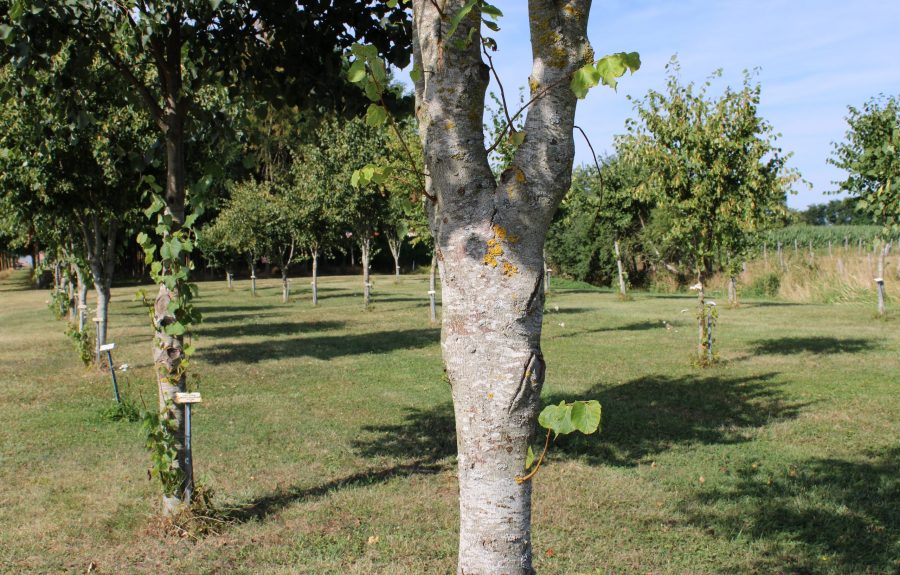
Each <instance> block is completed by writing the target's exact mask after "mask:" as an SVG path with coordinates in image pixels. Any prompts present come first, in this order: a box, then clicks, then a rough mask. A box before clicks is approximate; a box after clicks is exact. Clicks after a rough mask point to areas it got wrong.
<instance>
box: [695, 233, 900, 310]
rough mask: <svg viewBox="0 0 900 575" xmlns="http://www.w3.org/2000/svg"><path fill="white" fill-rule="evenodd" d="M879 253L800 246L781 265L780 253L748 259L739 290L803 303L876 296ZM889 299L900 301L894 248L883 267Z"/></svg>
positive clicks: (717, 281)
mask: <svg viewBox="0 0 900 575" xmlns="http://www.w3.org/2000/svg"><path fill="white" fill-rule="evenodd" d="M877 276H878V254H877V253H874V252H873V250H872V249H864V250H859V249H858V247H857V246H851V247H849V248H848V249H844V248H843V246H841V247H835V248H833V249H832V252H831V254H830V255H829V253H828V250H814V251H813V252H810V251H809V249H800V250H798V251H797V252H796V253H795V252H794V250H793V246H791V247H790V248H789V249H786V250H785V251H784V265H783V266H782V264H781V261H780V258H779V256H778V253H777V252H774V251H770V252H769V253H768V254H767V258H766V259H763V258H762V257H760V258H758V259H756V260H753V261H750V262H747V264H746V269H745V271H744V273H742V274H741V275H740V276H739V277H738V282H739V285H738V290H739V293H740V294H742V295H744V296H745V297H748V296H777V297H779V298H782V299H784V300H787V301H793V302H803V303H836V302H855V301H857V302H858V301H870V300H871V301H874V300H875V298H876V297H877V296H876V285H875V281H874V280H875V278H876V277H877ZM883 277H884V282H885V291H886V298H887V301H888V302H889V303H890V302H897V301H900V297H898V296H900V253H898V250H896V249H894V250H889V252H888V254H887V256H886V257H885V260H884V272H883ZM727 280H728V278H727V277H725V276H724V275H722V274H718V275H717V276H715V277H713V278H712V280H711V281H710V282H709V283H710V284H711V287H713V288H714V289H721V290H723V291H724V290H725V289H726V287H727V286H726V282H727Z"/></svg>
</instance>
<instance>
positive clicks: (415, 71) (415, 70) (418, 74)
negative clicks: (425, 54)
mask: <svg viewBox="0 0 900 575" xmlns="http://www.w3.org/2000/svg"><path fill="white" fill-rule="evenodd" d="M409 77H410V78H411V79H412V81H413V82H418V81H419V80H421V79H422V66H420V65H419V63H418V62H415V63H414V64H413V67H412V70H410V72H409Z"/></svg>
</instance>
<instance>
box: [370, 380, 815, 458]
mask: <svg viewBox="0 0 900 575" xmlns="http://www.w3.org/2000/svg"><path fill="white" fill-rule="evenodd" d="M775 375H776V374H774V373H769V374H764V375H759V376H755V377H731V378H725V377H718V376H707V377H695V376H690V377H668V376H651V377H644V378H639V379H635V380H632V381H630V382H627V383H624V384H622V385H618V386H615V387H611V388H610V387H604V386H596V387H594V388H593V389H591V390H589V391H587V392H585V393H574V394H564V395H557V394H553V395H549V396H544V398H543V405H550V404H555V403H559V402H560V401H561V400H563V399H566V400H570V401H571V400H574V399H585V400H587V399H596V400H599V401H600V404H601V405H602V406H603V423H602V430H601V433H600V434H599V435H591V436H584V435H581V434H572V435H568V436H561V437H559V438H558V439H557V440H556V441H555V442H554V444H553V446H552V448H551V451H550V457H551V460H552V459H560V458H577V459H580V460H583V461H586V462H588V463H590V464H595V465H599V464H611V465H618V466H633V465H637V464H638V463H639V462H641V461H642V460H644V459H646V458H647V457H652V456H653V455H655V454H658V453H662V452H664V451H666V450H668V449H671V448H673V447H675V446H678V445H690V444H732V443H740V442H744V441H749V440H750V439H751V434H752V432H753V431H754V430H756V429H759V428H761V427H764V426H766V425H769V424H770V423H773V422H775V421H780V420H784V419H790V418H794V417H796V416H797V414H798V412H799V410H800V409H801V408H802V407H803V405H802V404H798V403H790V402H788V401H787V400H786V398H785V397H784V395H783V393H782V392H781V391H780V390H779V388H778V387H777V386H775V385H774V384H772V383H771V380H772V379H773V378H774V377H775ZM363 432H364V433H363V435H362V437H361V438H360V439H358V440H357V441H356V442H355V443H354V445H353V448H354V449H356V450H357V451H358V452H359V453H360V454H361V455H364V456H367V457H374V456H392V457H397V458H409V457H414V458H416V459H417V460H418V461H424V462H428V463H434V462H437V461H440V460H442V459H443V458H445V457H447V456H449V455H453V454H454V453H456V435H455V430H454V418H453V406H452V405H451V404H449V403H444V404H441V405H437V406H435V407H433V408H430V409H426V410H421V409H410V410H408V411H407V414H406V416H405V417H404V420H403V421H402V422H400V423H397V424H390V425H379V426H367V427H364V428H363ZM536 433H537V435H539V436H542V435H543V431H539V432H536Z"/></svg>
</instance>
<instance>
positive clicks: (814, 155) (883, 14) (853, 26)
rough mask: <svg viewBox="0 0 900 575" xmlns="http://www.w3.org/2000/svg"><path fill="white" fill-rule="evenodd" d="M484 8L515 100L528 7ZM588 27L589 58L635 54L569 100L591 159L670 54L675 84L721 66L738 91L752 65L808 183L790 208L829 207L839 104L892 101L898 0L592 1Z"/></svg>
mask: <svg viewBox="0 0 900 575" xmlns="http://www.w3.org/2000/svg"><path fill="white" fill-rule="evenodd" d="M493 3H494V4H495V5H496V6H497V7H498V8H500V9H501V10H502V11H503V13H504V17H503V18H502V19H501V21H500V26H501V31H500V32H499V33H496V34H493V36H494V37H495V38H496V39H497V42H498V44H499V46H500V49H499V52H498V53H497V55H496V56H495V57H494V63H495V65H496V66H497V69H498V72H499V74H500V78H501V79H502V81H503V84H504V88H505V89H506V92H507V97H514V96H515V94H516V93H517V87H518V86H525V85H527V81H528V74H529V72H530V69H531V47H530V42H529V36H528V17H527V2H526V1H525V0H494V1H493ZM589 22H590V23H589V26H588V34H589V38H590V40H591V44H592V45H593V47H594V51H595V52H596V53H597V55H598V57H599V56H601V55H604V54H609V53H612V52H622V51H628V52H631V51H637V52H639V53H640V54H641V60H642V66H641V69H640V71H638V72H637V73H636V74H635V75H634V76H630V77H626V78H623V79H622V81H621V82H620V83H619V88H618V92H613V91H612V90H610V89H609V88H606V87H598V88H595V89H594V90H592V91H591V93H590V94H589V95H588V97H587V99H586V100H583V101H581V102H579V106H578V113H577V117H576V123H577V124H578V125H580V126H581V127H582V128H584V129H585V131H587V132H588V135H589V136H590V138H591V141H592V143H593V145H594V148H595V149H596V150H597V152H598V153H603V152H610V151H612V141H613V135H614V134H618V133H622V132H623V131H624V123H625V119H626V118H628V117H629V116H631V115H632V108H631V104H630V103H629V102H628V101H627V100H626V95H631V96H633V97H641V96H642V95H644V94H646V92H647V90H648V89H650V88H654V89H657V90H661V89H663V88H664V86H665V69H664V67H665V65H666V63H667V62H668V61H669V59H670V58H671V56H672V55H673V54H676V53H677V54H678V58H679V60H680V62H681V69H682V71H681V77H682V80H683V81H684V82H689V81H696V82H698V83H700V82H703V81H704V80H705V79H706V77H707V76H709V74H710V73H711V72H713V71H714V70H716V69H717V68H722V69H723V71H724V74H723V79H722V81H720V82H718V83H717V84H716V85H717V86H719V87H724V86H725V85H726V84H728V85H731V86H735V87H737V86H739V85H740V83H741V79H742V74H743V71H744V70H745V69H752V68H756V67H759V68H760V72H759V76H758V79H759V81H760V83H761V85H762V102H761V105H760V114H761V115H762V116H763V117H764V118H765V119H766V120H768V121H769V122H770V123H771V124H772V125H773V127H774V129H775V131H776V132H779V133H781V134H782V138H781V139H780V144H781V147H782V148H783V149H784V150H785V151H793V152H794V157H793V158H792V160H791V165H792V166H793V167H795V168H797V169H798V170H800V172H801V174H802V175H803V177H804V178H805V179H806V180H808V181H809V182H811V183H812V190H808V189H806V188H804V187H800V186H798V187H797V191H798V193H797V195H794V196H791V197H790V198H789V199H788V204H789V205H790V206H791V207H794V208H802V207H805V206H807V205H808V204H810V203H821V202H825V201H829V200H831V199H834V197H833V196H826V195H825V192H827V191H830V190H833V189H834V188H835V186H834V185H833V184H832V183H831V182H832V181H833V180H836V179H839V178H841V176H842V173H841V172H840V171H839V170H837V169H836V168H834V167H833V166H830V165H828V164H827V163H826V159H827V158H828V156H829V154H830V151H831V142H833V141H840V140H841V139H843V137H844V133H845V131H846V123H845V121H844V116H845V115H846V111H847V105H848V104H849V105H854V106H859V105H861V104H862V103H863V102H864V101H865V100H867V99H868V98H869V97H871V96H875V95H877V94H879V93H885V94H891V93H893V94H898V93H900V35H898V33H897V30H898V25H900V1H897V0H881V1H876V0H857V1H854V2H847V1H846V0H844V1H834V0H819V1H809V0H794V1H786V0H756V1H747V0H722V1H715V2H712V1H706V2H702V1H699V0H678V1H675V0H668V1H663V0H610V1H602V0H595V1H594V2H593V7H592V8H591V16H590V21H589ZM404 75H405V74H404ZM491 89H493V90H495V91H496V88H495V87H494V86H492V88H491ZM576 142H577V146H578V147H577V153H576V154H577V155H576V160H575V161H576V163H585V162H589V161H591V158H590V151H589V150H588V148H587V146H586V145H585V144H584V142H583V140H582V139H580V137H579V139H578V140H576ZM601 151H602V152H601Z"/></svg>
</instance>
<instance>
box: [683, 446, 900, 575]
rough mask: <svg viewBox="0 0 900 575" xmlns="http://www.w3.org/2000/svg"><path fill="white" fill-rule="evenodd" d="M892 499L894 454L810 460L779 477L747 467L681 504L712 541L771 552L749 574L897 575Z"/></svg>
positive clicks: (897, 514)
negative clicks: (764, 546) (750, 543)
mask: <svg viewBox="0 0 900 575" xmlns="http://www.w3.org/2000/svg"><path fill="white" fill-rule="evenodd" d="M898 494H900V448H898V447H894V448H891V449H884V450H882V451H880V452H876V453H870V454H869V455H868V457H867V459H866V460H854V461H848V460H842V459H819V458H816V459H810V460H807V461H805V462H802V463H798V464H797V466H795V467H791V468H788V469H778V470H773V469H766V468H765V467H764V466H756V467H753V466H752V465H749V464H748V466H747V467H746V468H744V469H739V470H738V471H737V476H736V478H735V480H734V482H733V483H726V484H724V485H722V486H721V487H718V488H715V489H709V490H703V491H702V492H700V493H698V494H697V495H695V496H694V498H693V499H691V500H688V501H686V502H685V503H683V504H682V512H683V513H684V515H685V516H686V517H687V519H688V521H689V522H691V523H693V524H696V525H702V526H703V527H704V528H707V529H708V528H710V527H712V528H713V530H714V533H715V534H716V535H717V536H719V537H723V538H727V539H729V540H732V539H734V538H735V537H737V536H741V537H742V538H750V539H755V540H757V541H762V542H766V543H769V544H771V545H772V546H774V547H776V548H778V551H775V552H771V553H769V554H768V555H767V556H766V557H765V558H762V559H760V561H759V563H758V564H757V565H754V567H753V570H752V571H751V572H752V573H774V574H787V573H791V574H795V573H796V574H810V575H811V574H819V573H821V574H823V575H824V574H826V573H841V574H849V573H859V574H862V573H898V572H900V497H898ZM798 543H799V545H798Z"/></svg>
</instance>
